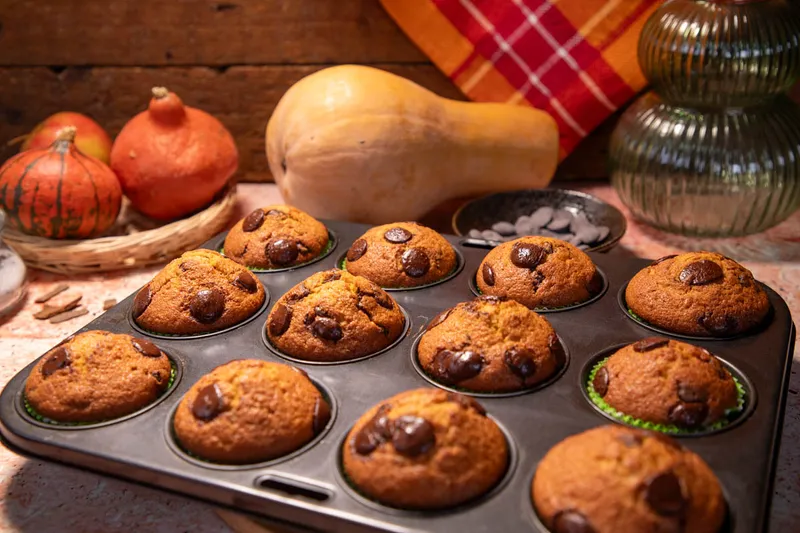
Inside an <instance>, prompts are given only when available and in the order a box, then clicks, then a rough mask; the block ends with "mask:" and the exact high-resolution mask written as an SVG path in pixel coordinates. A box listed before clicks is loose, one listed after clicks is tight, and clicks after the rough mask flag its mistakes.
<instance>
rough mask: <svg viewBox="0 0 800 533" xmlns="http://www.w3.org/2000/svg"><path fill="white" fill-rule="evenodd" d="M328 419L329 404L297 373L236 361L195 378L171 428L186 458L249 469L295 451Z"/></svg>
mask: <svg viewBox="0 0 800 533" xmlns="http://www.w3.org/2000/svg"><path fill="white" fill-rule="evenodd" d="M330 418H331V408H330V405H329V404H328V401H327V400H326V399H325V397H324V396H323V395H322V393H320V391H319V389H317V387H316V386H314V384H313V383H312V382H311V380H310V379H308V374H306V373H305V371H303V370H302V369H299V368H295V367H291V366H288V365H284V364H280V363H270V362H267V361H258V360H254V359H239V360H234V361H231V362H229V363H226V364H224V365H222V366H219V367H217V368H215V369H214V370H212V371H211V373H209V374H206V375H205V376H203V377H202V378H200V380H199V381H198V382H197V383H195V384H194V385H193V386H192V388H191V389H189V391H188V392H187V393H186V396H184V397H183V399H182V400H181V403H180V404H179V405H178V409H177V410H176V411H175V419H174V420H173V425H174V428H175V436H176V438H177V439H178V442H179V443H180V445H181V446H182V447H183V448H184V449H185V450H186V451H188V452H189V453H191V454H193V455H195V456H197V457H199V458H201V459H206V460H208V461H213V462H217V463H225V464H248V463H257V462H261V461H268V460H270V459H275V458H278V457H281V456H283V455H286V454H288V453H291V452H293V451H295V450H297V449H299V448H300V447H302V446H303V445H305V444H307V443H308V442H309V441H311V440H312V439H313V438H314V437H315V436H316V435H318V434H319V433H321V432H322V430H323V429H325V427H326V426H327V425H328V421H330Z"/></svg>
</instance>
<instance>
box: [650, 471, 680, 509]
mask: <svg viewBox="0 0 800 533" xmlns="http://www.w3.org/2000/svg"><path fill="white" fill-rule="evenodd" d="M645 500H647V503H648V505H650V508H651V509H653V511H655V512H656V513H658V514H660V515H662V516H675V515H680V514H683V512H684V511H685V510H686V506H687V503H688V502H687V501H686V497H685V496H684V494H683V486H682V484H681V480H680V479H678V476H676V475H675V474H673V473H672V472H664V473H661V474H658V475H657V476H655V477H653V478H651V479H649V480H648V481H647V484H646V487H645Z"/></svg>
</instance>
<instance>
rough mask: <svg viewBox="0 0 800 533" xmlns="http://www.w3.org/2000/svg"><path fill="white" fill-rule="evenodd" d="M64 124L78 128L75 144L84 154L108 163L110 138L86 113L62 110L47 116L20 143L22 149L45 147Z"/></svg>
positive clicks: (51, 142)
mask: <svg viewBox="0 0 800 533" xmlns="http://www.w3.org/2000/svg"><path fill="white" fill-rule="evenodd" d="M66 126H75V127H76V128H78V135H77V136H76V137H75V146H76V147H77V148H78V150H80V151H81V152H83V153H84V154H86V155H90V156H92V157H96V158H97V159H99V160H100V161H102V162H103V163H105V164H108V160H109V155H110V154H111V138H110V137H109V136H108V134H107V133H106V132H105V130H104V129H103V128H101V127H100V125H99V124H98V123H97V122H95V121H94V120H92V119H90V118H89V117H87V116H86V115H81V114H80V113H72V112H70V111H64V112H61V113H56V114H55V115H51V116H49V117H47V118H46V119H45V120H44V121H42V122H40V123H39V125H38V126H36V127H35V128H34V129H33V131H32V132H30V133H29V134H28V135H27V136H26V138H25V142H24V143H23V144H22V149H21V150H22V151H25V150H33V149H45V148H47V147H48V146H50V145H51V144H53V141H55V140H56V136H57V135H58V132H59V131H61V130H62V129H63V128H65V127H66Z"/></svg>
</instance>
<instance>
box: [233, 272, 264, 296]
mask: <svg viewBox="0 0 800 533" xmlns="http://www.w3.org/2000/svg"><path fill="white" fill-rule="evenodd" d="M233 284H234V285H236V286H237V287H239V288H240V289H242V290H244V291H246V292H249V293H250V294H253V293H255V292H258V280H257V279H256V278H255V276H253V275H252V274H251V273H250V272H247V271H244V270H243V271H242V272H239V273H238V274H236V277H235V278H233Z"/></svg>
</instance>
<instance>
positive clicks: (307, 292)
mask: <svg viewBox="0 0 800 533" xmlns="http://www.w3.org/2000/svg"><path fill="white" fill-rule="evenodd" d="M404 326H405V317H404V316H403V312H402V311H401V310H400V308H399V307H398V306H397V303H395V301H394V300H393V299H392V298H391V297H390V296H389V295H388V294H386V292H384V291H383V290H382V289H381V288H380V287H378V286H377V285H376V284H375V283H373V282H371V281H370V280H368V279H366V278H362V277H360V276H354V275H352V274H350V273H348V272H344V271H341V270H336V269H334V270H327V271H324V272H318V273H316V274H314V275H312V276H311V277H309V278H308V279H306V280H305V281H303V282H302V283H300V284H299V285H296V286H294V287H292V289H291V290H289V292H287V293H286V294H284V295H283V296H282V297H281V298H280V300H278V301H277V302H275V306H274V307H273V308H272V311H271V312H270V314H269V317H267V324H266V328H267V337H268V338H269V340H270V342H271V343H272V344H273V345H274V346H275V347H276V348H278V349H279V350H280V351H282V352H283V353H285V354H287V355H289V356H291V357H295V358H297V359H303V360H306V361H328V362H330V361H347V360H349V359H355V358H358V357H362V356H365V355H369V354H371V353H375V352H377V351H379V350H382V349H383V348H386V347H387V346H389V345H390V344H392V343H393V342H394V341H395V340H397V338H398V337H400V335H401V334H402V333H403V328H404Z"/></svg>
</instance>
